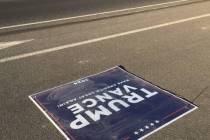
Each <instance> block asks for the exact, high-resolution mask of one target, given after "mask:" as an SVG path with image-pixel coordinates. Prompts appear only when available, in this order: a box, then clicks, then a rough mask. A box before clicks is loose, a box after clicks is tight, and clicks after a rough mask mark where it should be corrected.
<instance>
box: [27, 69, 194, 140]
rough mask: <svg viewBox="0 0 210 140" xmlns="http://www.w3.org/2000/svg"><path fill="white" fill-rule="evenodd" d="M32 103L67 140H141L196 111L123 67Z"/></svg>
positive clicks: (50, 92)
mask: <svg viewBox="0 0 210 140" xmlns="http://www.w3.org/2000/svg"><path fill="white" fill-rule="evenodd" d="M29 97H30V99H31V100H32V101H33V102H34V103H35V105H36V106H37V107H38V108H39V109H40V110H41V111H42V112H43V113H44V114H45V116H46V117H47V118H48V119H49V120H50V121H51V122H52V123H53V124H54V125H55V126H56V128H57V129H58V130H59V131H60V132H61V133H62V134H63V135H64V136H65V137H66V139H68V140H141V139H143V138H145V137H147V136H149V135H150V134H152V133H153V132H155V131H157V130H159V129H161V128H162V127H164V126H166V125H169V124H170V123H172V122H173V121H175V120H177V119H178V118H181V117H182V116H184V115H186V114H188V113H190V112H191V111H193V110H195V109H196V108H197V107H196V106H195V105H193V104H192V103H190V102H188V101H186V100H184V99H181V98H179V97H177V96H175V95H174V94H171V93H170V92H168V91H166V90H163V89H161V88H159V87H157V86H155V85H153V84H151V83H149V82H147V81H145V80H143V79H141V78H139V77H137V76H135V75H133V74H131V73H129V72H127V71H126V70H124V69H122V68H120V67H114V68H112V69H109V70H106V71H104V72H101V73H98V74H95V75H92V76H88V77H86V78H83V79H80V80H77V81H74V82H71V83H67V84H65V85H61V86H59V87H55V88H53V89H49V90H46V91H43V92H40V93H37V94H34V95H31V96H29Z"/></svg>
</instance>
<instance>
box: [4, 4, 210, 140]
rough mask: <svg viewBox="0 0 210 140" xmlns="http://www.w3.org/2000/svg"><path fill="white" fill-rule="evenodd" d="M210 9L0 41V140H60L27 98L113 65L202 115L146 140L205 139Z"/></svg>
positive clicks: (208, 129)
mask: <svg viewBox="0 0 210 140" xmlns="http://www.w3.org/2000/svg"><path fill="white" fill-rule="evenodd" d="M209 46H210V2H209V1H206V2H200V3H192V4H188V5H183V6H176V7H170V8H165V9H159V10H153V11H147V12H142V13H136V14H130V15H126V16H121V17H113V18H106V19H102V20H95V21H91V22H82V23H77V24H69V25H63V26H58V27H51V28H44V29H37V30H28V31H24V32H13V33H9V34H6V35H1V36H0V139H1V140H46V139H50V140H64V138H63V136H62V135H61V134H60V133H59V132H58V131H57V130H56V128H54V126H53V125H52V124H51V123H50V122H49V121H48V120H47V119H46V118H45V117H44V115H43V114H42V113H41V112H40V111H39V110H38V109H37V108H36V107H35V106H34V105H33V103H32V102H31V101H30V100H29V99H28V95H31V94H34V93H36V92H39V91H42V90H45V89H48V88H52V87H54V86H58V85H60V84H64V83H67V82H70V81H73V80H76V79H79V78H81V77H84V76H87V75H90V74H94V73H97V72H100V71H103V70H105V69H108V68H111V67H113V66H116V65H123V66H124V67H125V68H127V69H128V70H129V71H131V72H133V73H135V74H136V75H138V76H141V77H143V78H144V79H147V80H148V81H150V82H152V83H154V84H156V85H158V86H160V87H163V88H165V89H167V90H170V91H172V92H174V93H176V94H177V95H179V96H181V97H183V98H185V99H187V100H189V101H192V102H194V103H195V104H196V105H197V106H198V107H199V109H197V110H196V111H194V112H192V113H190V114H189V115H187V116H185V117H184V118H181V119H179V120H177V121H176V122H174V123H173V124H171V125H169V126H167V127H165V128H163V129H161V130H160V131H158V132H156V133H154V134H153V135H151V136H149V137H148V138H147V139H148V140H209V138H210V107H209V106H210V47H209Z"/></svg>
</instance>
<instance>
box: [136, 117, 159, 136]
mask: <svg viewBox="0 0 210 140" xmlns="http://www.w3.org/2000/svg"><path fill="white" fill-rule="evenodd" d="M155 123H156V124H158V123H160V121H158V120H155V122H154V123H150V125H145V126H144V129H143V128H140V129H139V131H140V132H144V131H145V130H148V129H149V128H150V126H154V125H155ZM134 134H135V135H138V134H139V132H138V131H135V132H134Z"/></svg>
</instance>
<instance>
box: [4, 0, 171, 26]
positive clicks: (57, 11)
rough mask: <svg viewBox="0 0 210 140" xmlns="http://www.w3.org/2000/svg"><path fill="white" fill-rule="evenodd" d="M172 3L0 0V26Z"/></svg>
mask: <svg viewBox="0 0 210 140" xmlns="http://www.w3.org/2000/svg"><path fill="white" fill-rule="evenodd" d="M172 1H175V0H0V19H1V20H0V26H6V25H13V24H20V23H28V22H33V21H42V20H50V19H56V18H64V17H69V16H78V15H86V14H92V13H98V12H106V11H112V10H118V9H124V8H130V7H138V6H145V5H152V4H158V3H164V2H172Z"/></svg>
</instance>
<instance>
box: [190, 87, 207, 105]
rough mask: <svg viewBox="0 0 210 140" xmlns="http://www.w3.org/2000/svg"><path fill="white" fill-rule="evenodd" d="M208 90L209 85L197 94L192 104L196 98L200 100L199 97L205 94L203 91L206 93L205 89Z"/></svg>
mask: <svg viewBox="0 0 210 140" xmlns="http://www.w3.org/2000/svg"><path fill="white" fill-rule="evenodd" d="M209 88H210V85H208V86H206V87H205V88H203V89H202V90H201V91H200V92H199V94H198V95H197V96H196V97H194V98H193V100H192V102H193V103H194V102H195V101H196V100H197V99H198V98H200V97H201V95H203V94H204V93H205V91H207V89H209Z"/></svg>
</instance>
